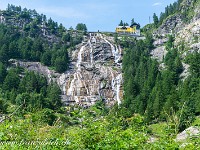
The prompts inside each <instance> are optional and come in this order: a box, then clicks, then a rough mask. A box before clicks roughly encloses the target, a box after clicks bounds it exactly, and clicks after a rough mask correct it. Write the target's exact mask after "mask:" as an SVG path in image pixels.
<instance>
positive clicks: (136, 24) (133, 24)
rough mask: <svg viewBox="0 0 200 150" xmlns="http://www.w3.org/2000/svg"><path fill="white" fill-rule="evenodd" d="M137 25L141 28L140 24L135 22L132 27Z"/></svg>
mask: <svg viewBox="0 0 200 150" xmlns="http://www.w3.org/2000/svg"><path fill="white" fill-rule="evenodd" d="M133 26H136V27H137V28H140V24H138V23H136V22H134V23H133V24H132V25H131V26H130V27H133Z"/></svg>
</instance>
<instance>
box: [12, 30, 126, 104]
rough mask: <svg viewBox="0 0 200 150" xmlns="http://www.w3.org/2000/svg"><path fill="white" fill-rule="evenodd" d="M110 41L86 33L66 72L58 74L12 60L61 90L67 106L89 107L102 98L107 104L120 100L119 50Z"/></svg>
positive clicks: (29, 63) (30, 63)
mask: <svg viewBox="0 0 200 150" xmlns="http://www.w3.org/2000/svg"><path fill="white" fill-rule="evenodd" d="M113 43H114V42H113V38H110V37H107V36H105V35H102V34H99V33H90V34H89V35H88V36H87V37H85V40H84V42H82V44H80V45H79V46H77V49H76V50H75V51H73V52H72V56H71V57H72V61H71V64H70V69H69V70H68V71H67V72H65V73H63V74H58V73H56V72H55V71H52V70H49V69H48V68H47V67H45V66H43V65H41V64H40V63H38V62H21V61H16V60H15V61H14V62H15V63H17V64H18V65H19V66H22V67H25V68H27V69H28V70H33V71H36V72H39V73H41V74H43V75H45V76H46V77H47V78H48V80H49V82H50V81H52V80H53V81H55V82H57V83H58V85H59V86H60V88H61V90H62V93H63V95H62V99H63V101H64V102H65V104H67V105H73V104H79V105H81V106H91V105H93V104H94V103H95V102H96V101H97V100H100V99H103V100H105V102H106V103H107V104H108V105H113V104H114V103H116V102H117V103H118V104H120V103H121V99H122V95H123V92H122V73H121V65H122V64H121V57H122V49H121V48H120V46H118V45H115V44H113Z"/></svg>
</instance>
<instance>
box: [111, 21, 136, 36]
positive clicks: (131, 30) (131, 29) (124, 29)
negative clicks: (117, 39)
mask: <svg viewBox="0 0 200 150" xmlns="http://www.w3.org/2000/svg"><path fill="white" fill-rule="evenodd" d="M115 31H116V32H117V33H125V34H132V35H137V36H140V25H139V24H137V23H134V24H132V25H131V26H118V27H116V30H115Z"/></svg>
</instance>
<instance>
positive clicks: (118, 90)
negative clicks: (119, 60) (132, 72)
mask: <svg viewBox="0 0 200 150" xmlns="http://www.w3.org/2000/svg"><path fill="white" fill-rule="evenodd" d="M116 83H117V88H116V94H117V103H118V105H120V104H121V99H120V86H121V83H122V74H119V75H117V77H116Z"/></svg>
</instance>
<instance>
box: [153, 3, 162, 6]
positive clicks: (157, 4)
mask: <svg viewBox="0 0 200 150" xmlns="http://www.w3.org/2000/svg"><path fill="white" fill-rule="evenodd" d="M160 5H162V3H160V2H157V3H154V4H153V5H152V6H160Z"/></svg>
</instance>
